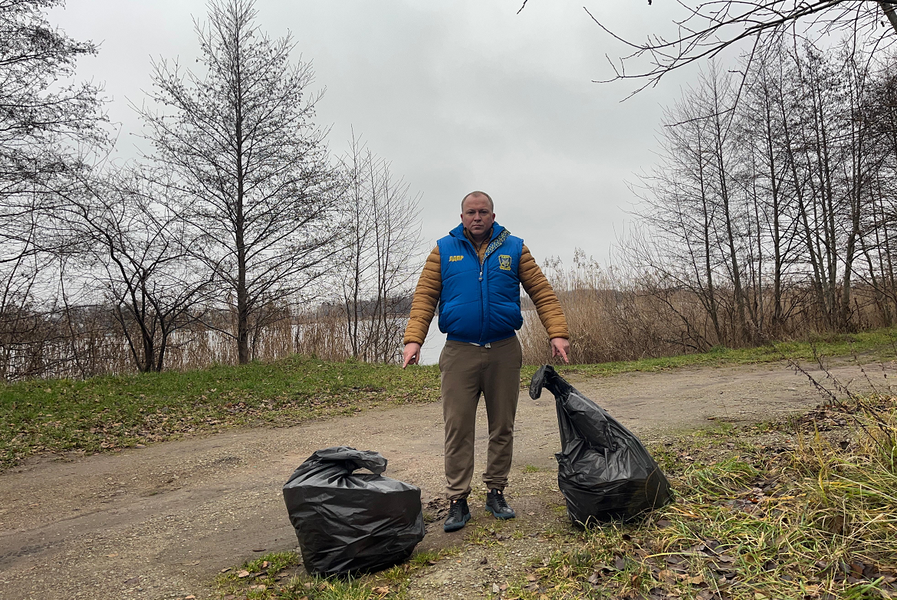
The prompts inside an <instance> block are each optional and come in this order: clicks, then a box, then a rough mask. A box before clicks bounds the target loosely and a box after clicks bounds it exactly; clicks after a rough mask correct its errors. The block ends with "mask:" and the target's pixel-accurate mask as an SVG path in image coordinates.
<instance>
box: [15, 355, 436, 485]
mask: <svg viewBox="0 0 897 600" xmlns="http://www.w3.org/2000/svg"><path fill="white" fill-rule="evenodd" d="M438 398H439V372H438V369H437V367H435V366H426V367H416V368H414V369H406V370H402V369H400V368H399V367H396V366H393V365H374V364H368V363H362V362H357V361H348V362H343V363H331V362H325V361H321V360H317V359H314V358H308V357H301V356H294V357H291V358H288V359H284V360H280V361H276V362H271V363H258V362H257V363H251V364H248V365H243V366H239V367H232V366H216V367H211V368H209V369H202V370H197V371H190V372H186V373H178V372H165V373H145V374H134V375H123V376H114V377H96V378H92V379H88V380H83V381H78V380H32V381H26V382H19V383H14V384H6V385H3V386H2V387H0V468H8V467H9V466H11V465H14V464H16V463H17V462H18V461H20V460H22V459H23V458H26V457H28V456H31V455H33V454H36V453H48V452H49V453H65V452H71V451H80V452H86V453H94V452H101V451H112V450H116V449H120V448H125V447H130V446H135V445H139V444H149V443H152V442H158V441H164V440H169V439H173V438H177V437H179V436H182V435H184V434H195V433H203V432H213V431H221V430H224V429H227V428H231V427H243V426H289V425H296V424H299V423H302V422H305V421H308V420H311V419H318V418H322V417H327V416H333V415H340V414H352V413H355V412H359V411H362V410H364V409H367V408H370V407H374V406H383V405H391V404H406V403H416V402H432V401H435V400H437V399H438Z"/></svg>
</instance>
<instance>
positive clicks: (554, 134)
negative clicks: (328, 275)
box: [50, 0, 696, 264]
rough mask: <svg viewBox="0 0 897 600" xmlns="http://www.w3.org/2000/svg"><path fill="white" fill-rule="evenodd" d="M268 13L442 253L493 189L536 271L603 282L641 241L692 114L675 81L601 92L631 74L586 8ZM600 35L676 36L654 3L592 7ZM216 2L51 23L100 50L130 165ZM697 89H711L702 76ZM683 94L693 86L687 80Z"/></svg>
mask: <svg viewBox="0 0 897 600" xmlns="http://www.w3.org/2000/svg"><path fill="white" fill-rule="evenodd" d="M520 4H521V2H520V0H492V1H486V0H453V1H452V2H448V1H443V2H435V1H433V0H418V1H413V0H405V1H398V0H395V1H379V2H375V1H373V0H327V1H326V2H325V1H323V0H318V1H312V0H259V1H258V2H257V5H256V8H257V10H258V23H259V25H260V26H261V28H262V29H263V30H264V31H265V32H266V33H267V34H268V35H269V36H270V37H272V38H277V37H282V36H284V35H286V34H287V33H288V32H289V33H291V34H292V36H293V38H294V41H295V42H296V44H297V45H296V54H295V56H294V58H296V59H299V58H300V55H301V59H302V60H304V61H310V62H311V63H312V65H313V67H314V71H315V83H314V88H315V89H323V88H326V92H325V94H324V97H323V99H322V100H321V101H320V103H319V104H318V109H317V122H318V124H319V125H321V126H323V127H329V128H330V134H329V136H328V145H329V147H330V150H331V152H332V153H335V154H339V153H342V152H344V151H345V149H346V148H347V145H348V141H349V139H350V137H351V130H352V129H353V128H354V131H355V132H356V135H360V136H361V137H362V139H363V140H364V141H365V142H366V143H367V145H368V147H369V148H370V149H371V150H372V151H373V152H374V153H375V154H377V155H378V156H381V157H383V158H385V159H387V160H389V161H390V162H391V165H392V171H393V173H394V175H396V176H400V177H402V178H404V180H405V181H406V182H407V183H408V184H409V185H410V189H411V191H412V192H413V193H416V194H420V198H421V199H420V209H421V210H420V222H421V231H422V236H423V239H424V241H425V244H424V245H425V246H427V247H428V248H429V247H430V246H431V245H432V244H433V243H435V241H436V239H437V238H438V237H440V236H442V235H444V234H445V233H446V232H447V231H448V230H449V229H451V228H452V227H454V226H455V225H456V224H457V223H458V222H459V214H460V208H459V203H460V199H461V198H462V197H463V196H464V194H466V193H467V192H469V191H471V190H474V189H482V190H485V191H487V192H488V193H490V194H491V195H492V197H493V198H494V200H495V203H496V207H495V212H496V218H497V220H498V222H499V223H501V224H502V225H504V226H505V227H507V228H508V229H510V230H511V232H512V233H514V234H516V235H519V236H521V237H523V238H524V240H525V242H526V244H527V245H528V246H529V248H530V249H531V250H532V252H533V255H534V256H535V257H536V260H537V261H539V262H544V259H545V258H546V257H548V256H559V257H561V258H562V259H563V260H564V262H565V263H566V264H569V263H570V259H571V258H572V255H573V250H574V249H575V248H577V247H579V248H582V249H583V250H584V251H585V252H586V253H587V254H589V255H593V256H594V257H595V258H596V259H598V260H599V261H600V262H601V263H602V264H606V263H607V261H608V256H609V249H610V248H611V246H612V244H613V242H614V240H615V238H616V236H617V235H618V234H619V233H620V232H622V231H623V230H624V229H625V228H626V227H628V226H629V224H630V222H631V218H630V217H629V216H628V214H627V211H629V210H631V208H632V207H631V204H632V202H633V200H634V197H633V195H632V193H631V192H630V190H629V189H628V187H627V185H626V182H627V181H630V182H632V181H635V179H636V176H635V175H636V173H639V172H641V171H642V170H644V169H647V168H649V167H650V166H651V164H652V163H653V161H654V154H653V152H654V151H655V149H656V146H657V144H656V140H655V136H656V131H657V130H658V128H659V122H660V116H661V110H662V108H663V107H664V106H667V105H669V104H670V103H671V102H672V100H673V99H674V98H676V97H678V95H679V93H680V91H679V84H678V83H677V81H675V80H673V79H670V80H669V81H664V82H662V84H661V86H660V87H658V88H652V89H649V90H646V91H645V92H642V93H641V94H639V95H637V96H636V97H634V98H632V99H630V100H626V101H625V102H621V100H622V99H623V98H624V97H626V96H627V95H628V93H629V92H630V91H631V89H632V88H633V84H631V83H627V82H618V83H614V84H598V83H594V82H593V80H595V79H600V78H606V77H608V76H609V74H610V73H611V71H610V69H609V67H608V65H607V60H606V58H605V55H607V54H610V55H612V56H618V55H619V54H620V52H621V49H620V48H619V47H617V46H614V45H612V44H611V40H610V38H609V36H607V35H606V34H605V33H603V32H602V31H601V30H600V29H599V28H598V27H597V26H596V25H595V24H594V23H593V22H592V21H591V19H590V18H589V16H588V15H587V14H586V13H585V11H584V10H583V3H582V2H581V1H577V2H567V1H564V0H550V1H549V0H529V2H528V4H527V6H526V8H525V9H524V10H523V11H522V12H521V13H520V14H517V11H518V9H519V8H520ZM591 4H593V6H590V7H589V9H590V10H591V11H592V13H593V14H595V16H596V17H599V16H600V17H601V18H606V20H607V22H609V23H611V24H612V25H614V26H616V27H618V28H619V30H620V31H622V32H624V33H627V32H628V33H629V34H631V35H634V36H635V37H636V38H637V39H642V37H643V36H644V32H645V31H646V30H647V29H648V28H650V27H653V26H655V24H657V26H659V24H660V23H663V22H667V23H668V22H669V21H668V19H669V17H668V16H667V17H664V15H663V13H661V12H660V10H661V9H659V8H657V6H656V5H657V4H659V3H658V2H655V3H654V5H655V6H651V7H649V6H648V5H647V2H646V1H645V0H627V1H622V0H621V1H617V2H607V1H606V0H602V1H601V2H597V1H596V2H591ZM206 14H207V6H206V3H205V2H204V1H202V0H176V1H175V0H152V1H151V2H148V1H146V0H67V3H66V6H65V8H64V9H62V10H54V11H53V12H52V13H51V17H50V18H51V21H52V22H53V23H55V24H57V25H58V26H59V27H61V28H62V29H63V30H65V31H66V32H67V33H68V34H69V35H70V36H72V37H74V38H76V39H90V40H93V41H94V42H96V43H99V44H100V52H99V55H98V56H96V57H88V58H84V59H82V60H81V61H80V62H79V65H78V71H79V76H80V77H81V78H83V79H93V80H94V81H95V82H96V83H102V84H104V86H105V93H106V95H107V96H108V97H109V98H110V100H111V103H110V104H109V106H108V113H109V116H110V118H111V119H112V120H113V121H114V122H117V123H120V125H121V135H120V137H119V141H118V153H119V155H120V156H123V157H130V156H134V155H136V151H135V144H137V143H138V142H139V140H138V139H137V138H136V137H135V135H134V134H135V133H139V131H140V122H139V120H138V119H137V118H136V117H135V114H134V111H133V110H132V109H131V108H130V106H129V104H130V103H133V104H137V105H139V104H142V103H143V102H144V100H145V98H146V94H145V91H146V90H149V89H150V72H151V64H150V63H151V59H158V58H166V59H175V58H178V59H179V60H180V62H181V64H182V65H184V66H190V65H192V64H194V60H195V58H196V56H197V54H198V44H197V40H196V35H195V31H194V19H199V20H205V18H206ZM691 76H692V77H694V76H696V72H693V73H691ZM678 79H679V80H682V77H679V78H678Z"/></svg>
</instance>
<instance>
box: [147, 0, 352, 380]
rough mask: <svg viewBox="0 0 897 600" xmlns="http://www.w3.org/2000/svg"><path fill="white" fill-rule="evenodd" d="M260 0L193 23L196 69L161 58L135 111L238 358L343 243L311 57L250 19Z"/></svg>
mask: <svg viewBox="0 0 897 600" xmlns="http://www.w3.org/2000/svg"><path fill="white" fill-rule="evenodd" d="M255 18H256V10H255V2H253V1H251V0H221V1H219V2H213V3H211V4H210V6H209V16H208V21H207V23H205V24H197V25H196V32H197V35H198V37H199V43H200V57H199V60H198V62H199V64H200V65H201V66H202V68H203V69H202V71H201V72H193V71H191V70H183V69H181V67H180V66H179V65H178V63H177V61H175V62H168V61H165V60H162V61H160V62H158V63H157V64H155V65H154V72H153V82H154V85H155V92H154V93H153V100H154V101H155V103H156V104H157V105H158V106H159V111H156V112H154V111H151V110H148V109H145V108H144V109H139V112H140V114H141V116H142V117H143V119H144V122H145V124H146V127H147V132H146V137H147V138H148V139H149V140H151V141H152V142H153V144H154V146H155V153H154V155H153V158H154V159H155V160H156V161H157V162H158V163H159V164H160V165H162V166H164V167H165V168H167V169H168V170H169V171H170V172H171V173H172V174H174V175H175V177H174V182H173V183H172V184H171V185H173V186H174V187H175V188H176V192H177V193H176V194H174V195H173V196H174V197H177V198H181V199H183V200H184V201H183V202H181V203H179V204H177V205H176V206H173V207H172V208H173V209H174V210H175V212H176V213H177V214H179V215H180V216H181V218H183V220H184V221H185V222H186V223H187V224H189V226H190V227H192V229H193V231H194V234H195V241H194V243H193V244H192V249H193V251H194V252H195V253H196V255H197V257H199V258H200V259H201V260H202V261H203V262H205V264H206V265H207V266H208V267H209V268H210V269H212V270H213V271H214V272H215V274H216V276H217V279H218V281H219V282H220V284H221V285H222V294H221V298H222V301H223V302H224V303H225V304H226V305H227V306H228V307H229V309H230V310H231V312H232V314H233V317H234V318H233V327H232V328H231V329H229V330H227V331H225V333H226V334H227V335H229V336H232V337H233V339H234V340H235V341H236V345H237V357H238V361H239V362H240V363H245V362H248V361H249V360H251V359H252V352H251V349H252V344H251V340H252V339H253V337H256V336H257V334H258V329H259V328H260V327H262V326H263V325H264V324H265V315H268V314H273V313H271V312H270V311H268V310H267V309H266V307H270V306H272V305H277V304H280V303H286V302H288V301H290V299H292V298H294V297H295V296H296V295H297V294H299V293H300V292H302V291H303V290H304V289H306V287H307V286H308V285H309V284H311V283H312V282H314V281H315V280H316V279H318V278H319V277H321V276H322V275H324V274H325V272H326V271H327V264H328V263H327V261H326V259H327V257H329V256H331V255H332V254H333V253H334V252H335V251H336V250H337V249H338V245H337V243H336V241H337V239H338V235H337V234H338V228H337V226H336V225H337V222H338V220H337V219H336V218H335V217H334V211H335V209H336V206H337V201H338V195H337V194H335V193H333V190H332V181H333V180H332V170H331V167H330V166H329V165H328V163H327V160H326V148H325V145H324V136H325V132H324V131H323V130H321V129H319V128H317V127H316V126H315V125H314V123H313V120H312V119H313V117H314V110H315V103H316V102H317V100H318V99H319V98H320V95H319V94H318V95H316V94H312V93H310V90H309V88H310V85H311V83H312V79H313V72H312V67H311V64H310V63H307V62H302V61H301V60H300V61H297V62H295V63H291V61H290V53H291V52H292V51H293V50H294V48H295V44H294V43H293V41H292V40H291V38H290V36H289V35H286V36H285V37H283V38H280V39H276V40H272V39H269V38H268V37H267V36H266V35H265V34H264V33H262V32H261V31H260V30H259V28H258V26H257V25H256V24H255Z"/></svg>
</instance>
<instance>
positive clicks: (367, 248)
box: [0, 0, 897, 380]
mask: <svg viewBox="0 0 897 600" xmlns="http://www.w3.org/2000/svg"><path fill="white" fill-rule="evenodd" d="M59 3H60V0H0V34H2V39H3V40H4V43H3V44H0V219H2V227H0V373H2V375H3V377H4V378H5V379H7V380H10V379H17V378H22V377H35V376H42V377H48V376H75V377H84V376H90V375H94V374H98V373H107V372H118V371H127V370H139V371H159V370H162V369H164V368H185V367H190V366H199V365H202V364H209V363H212V362H227V363H244V362H247V361H250V360H253V359H258V358H271V357H274V356H278V355H282V354H285V353H290V352H304V353H309V354H311V353H314V354H316V355H318V356H320V357H321V358H331V359H342V358H346V357H355V358H358V359H360V360H367V361H380V362H390V361H393V360H395V359H396V358H397V356H398V351H399V349H400V346H401V335H402V330H403V325H404V317H405V316H406V314H407V311H408V304H409V293H410V290H411V288H412V286H413V284H414V281H415V280H416V276H417V273H418V268H419V265H420V259H421V258H422V254H421V253H420V252H419V251H420V250H421V248H420V240H419V239H418V237H417V232H418V224H417V221H416V217H415V215H416V214H417V209H416V203H417V197H416V196H415V195H414V194H413V193H412V192H411V190H410V188H409V186H408V184H407V183H405V182H404V181H403V180H402V179H401V178H400V177H397V176H395V175H394V174H393V173H392V172H391V169H390V165H389V163H388V161H386V160H384V159H383V158H380V157H378V156H376V155H375V154H374V153H373V152H371V151H370V150H369V149H368V148H367V147H366V145H365V144H364V143H363V142H362V141H361V140H360V137H356V136H354V134H353V138H352V139H351V140H349V142H348V150H347V151H346V152H344V153H343V154H342V155H341V156H338V157H334V156H332V155H331V153H330V151H329V149H328V147H327V140H326V134H325V133H326V132H325V131H323V130H322V129H321V128H319V127H318V126H317V125H316V124H315V106H316V104H317V102H318V101H319V100H320V96H319V95H317V94H315V93H314V92H313V91H312V87H311V86H312V84H313V76H314V73H313V70H312V69H311V66H310V65H309V64H308V63H303V62H301V61H293V60H292V59H291V53H292V51H293V50H294V47H295V43H294V42H293V41H292V40H291V39H290V38H289V37H288V36H287V37H285V38H281V39H270V38H269V37H268V36H267V35H266V34H265V33H264V32H262V31H261V30H259V28H258V27H257V26H256V25H255V16H256V10H255V5H254V3H253V2H252V1H250V0H218V1H216V2H213V3H212V4H210V5H209V14H208V16H207V19H206V20H205V21H203V22H198V23H197V27H196V33H197V39H198V41H199V50H200V52H199V60H198V62H197V63H196V65H197V66H196V67H195V68H194V69H186V68H184V67H182V66H181V65H180V63H179V62H178V61H177V60H170V59H169V60H159V61H157V62H155V63H154V64H153V65H152V79H153V83H154V86H153V91H152V93H151V94H150V97H149V98H148V102H147V103H146V104H145V105H143V106H141V107H138V108H135V110H137V111H138V112H139V114H140V117H141V119H142V120H143V124H144V130H143V135H144V137H145V139H146V142H147V144H148V148H149V149H148V150H146V154H145V155H144V156H143V157H142V158H141V159H140V160H135V161H132V162H129V163H127V164H124V165H120V164H116V163H115V162H114V161H111V160H109V159H108V156H109V153H110V152H111V149H112V148H113V146H114V141H113V140H112V139H111V136H110V134H109V127H108V123H107V122H106V118H105V115H104V113H103V101H102V97H101V90H99V89H98V88H97V87H95V86H93V85H92V84H77V83H73V84H70V85H64V84H61V83H60V82H63V81H70V80H72V79H73V75H74V73H75V63H76V61H77V59H78V58H79V57H81V56H84V55H89V54H92V53H96V52H97V51H98V50H97V48H96V47H95V46H94V45H93V44H91V43H89V42H78V41H74V40H71V39H69V38H68V37H67V36H66V35H65V34H64V33H62V32H60V31H58V30H57V29H55V28H53V27H52V25H51V24H50V23H48V22H47V20H46V17H45V12H46V10H47V9H48V8H50V7H52V6H55V5H57V4H59ZM719 4H720V5H724V4H726V3H719ZM843 4H845V5H846V4H847V3H843ZM752 6H753V5H752ZM757 6H759V5H757ZM885 7H886V8H888V7H889V5H886V6H885ZM864 15H865V13H864ZM867 17H869V15H866V16H865V17H864V19H865V20H860V21H858V20H853V21H848V22H849V23H852V24H854V25H856V24H857V23H861V24H862V23H868V18H867ZM748 21H750V19H748ZM848 29H851V28H850V27H848ZM857 31H858V30H857V29H856V28H855V27H854V28H853V29H852V30H851V35H848V36H847V37H846V38H845V41H844V42H843V43H842V44H840V45H837V44H834V45H828V46H822V45H814V44H813V43H811V42H810V41H809V40H808V38H807V36H806V35H803V36H801V35H796V34H794V32H791V33H789V32H787V31H785V30H784V28H776V27H771V28H764V29H763V32H764V35H763V37H762V40H760V41H758V43H757V44H756V45H755V46H754V48H752V50H751V52H750V53H749V54H747V55H745V56H744V58H743V59H742V60H741V62H740V63H739V64H737V65H734V68H729V69H728V70H724V69H723V68H722V67H720V66H717V65H714V64H711V65H710V66H709V68H707V69H706V70H705V72H704V73H703V74H702V76H701V77H700V79H699V80H698V81H697V82H696V83H695V84H693V85H692V86H691V87H690V88H688V89H687V90H686V91H685V92H684V93H683V94H682V96H681V98H680V99H679V100H678V101H677V102H675V103H673V104H672V105H671V106H669V107H668V108H667V110H666V113H665V117H664V122H663V124H662V128H661V132H660V135H659V140H660V150H659V152H658V159H657V162H656V164H655V165H654V166H653V167H651V168H649V169H648V170H647V171H646V172H644V173H643V174H642V175H641V177H640V178H639V179H638V181H637V182H636V183H635V184H634V185H633V188H634V191H635V192H636V194H637V195H638V196H639V197H640V199H641V203H640V205H639V208H638V209H637V211H636V215H635V217H636V220H635V227H633V229H632V231H631V232H630V234H628V235H627V236H625V238H624V239H622V240H620V241H619V243H618V244H617V248H616V253H615V257H614V259H613V260H612V261H611V262H612V264H611V265H610V266H608V267H605V268H602V267H601V266H600V265H599V264H598V263H597V262H596V261H594V260H593V259H591V258H589V257H588V256H587V254H586V253H585V252H584V251H582V250H580V251H578V252H577V255H576V256H575V257H574V263H573V265H572V268H570V269H565V267H564V265H563V264H562V263H561V262H560V260H559V259H557V258H554V259H549V260H547V261H544V264H543V267H544V268H545V270H546V272H547V273H548V274H549V277H550V279H551V281H552V283H553V284H554V285H555V287H556V289H557V290H558V291H559V293H560V294H559V295H560V298H561V302H562V304H563V305H564V309H565V313H566V314H567V317H568V320H569V321H570V325H571V333H572V336H573V344H574V355H575V357H576V360H577V361H581V362H600V361H605V360H619V359H628V358H638V357H642V356H660V355H665V354H671V353H677V352H689V351H703V350H707V349H710V348H713V347H714V346H719V345H726V346H741V345H750V344H759V343H764V342H766V341H768V340H772V339H783V338H787V337H804V336H806V334H807V333H809V332H819V333H825V332H830V331H838V332H844V331H855V330H858V329H862V328H865V327H871V326H881V325H892V324H893V323H894V320H895V318H897V277H895V265H894V261H893V258H892V256H893V254H894V253H893V246H894V244H895V243H897V240H895V233H897V231H895V224H897V210H895V202H894V197H895V196H894V194H895V190H894V189H893V188H894V183H893V182H894V180H895V175H897V83H895V80H894V77H893V76H892V75H891V73H892V72H894V69H893V65H894V57H893V55H892V54H890V52H889V51H887V49H884V50H883V46H882V45H876V44H877V43H878V42H875V43H873V44H871V45H865V46H864V45H863V44H861V43H858V41H857ZM701 39H702V40H704V39H709V38H705V37H702V38H701ZM875 39H876V40H879V38H878V37H876V38H875ZM880 39H885V38H880ZM661 49H662V48H661ZM655 50H658V49H656V48H653V47H652V49H651V52H653V51H655ZM641 51H642V52H647V50H646V49H644V48H643V49H642V50H641ZM649 54H650V52H649ZM694 56H696V57H699V56H701V54H700V53H699V54H697V55H694ZM688 62H691V61H690V60H689V61H688ZM679 64H680V61H673V64H672V65H666V67H664V68H676V65H679ZM659 74H660V71H654V72H651V73H647V74H645V76H649V79H652V80H653V77H654V76H659ZM424 250H425V249H424ZM529 321H533V320H532V319H529ZM535 322H536V321H533V323H529V322H528V324H527V326H526V327H525V329H524V332H523V334H522V339H523V341H524V346H525V348H528V350H527V358H526V360H527V361H529V362H540V361H543V360H547V359H546V358H545V357H544V339H543V337H544V336H543V335H542V332H541V331H535V332H534V330H532V327H536V329H538V327H539V326H538V325H537V324H535ZM531 325H532V327H531ZM434 326H435V323H434Z"/></svg>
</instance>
